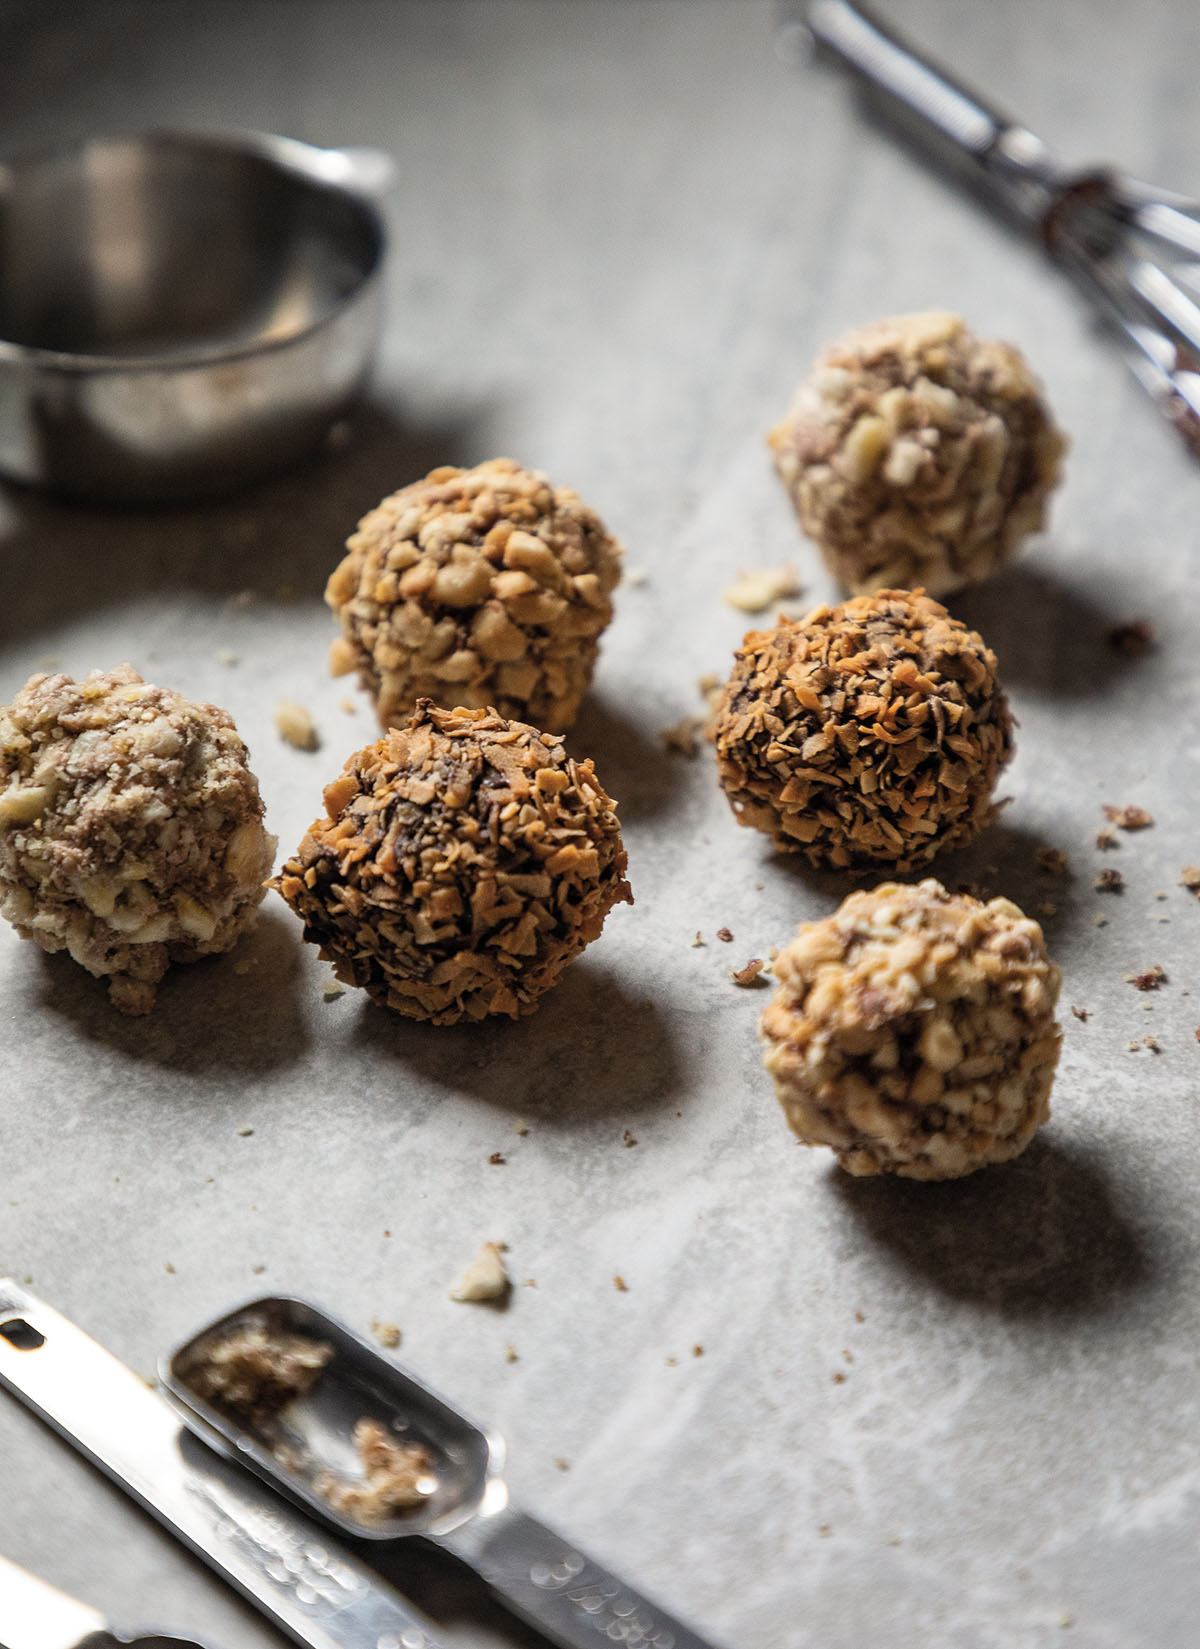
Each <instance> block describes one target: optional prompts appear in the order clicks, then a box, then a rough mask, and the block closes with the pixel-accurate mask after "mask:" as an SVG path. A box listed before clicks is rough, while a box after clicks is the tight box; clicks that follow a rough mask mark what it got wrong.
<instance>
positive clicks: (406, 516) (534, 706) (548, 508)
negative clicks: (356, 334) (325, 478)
mask: <svg viewBox="0 0 1200 1649" xmlns="http://www.w3.org/2000/svg"><path fill="white" fill-rule="evenodd" d="M346 548H347V552H348V553H347V555H346V557H345V559H344V560H343V561H342V562H341V564H340V565H339V566H338V567H337V569H336V570H335V572H334V573H333V575H332V577H331V578H330V580H329V584H328V586H327V588H326V591H325V599H326V601H327V602H328V603H329V605H330V606H331V607H332V608H333V609H334V611H335V613H336V614H337V616H338V620H339V623H340V625H341V635H340V636H339V637H338V638H337V640H336V641H335V642H334V643H333V647H332V649H331V652H330V667H331V669H332V670H333V672H334V674H335V675H344V674H348V673H349V672H350V671H353V670H356V671H357V672H358V677H359V680H360V681H361V683H362V685H363V686H364V687H365V688H366V689H367V690H368V691H369V692H370V693H371V694H372V695H373V697H374V699H375V703H376V707H377V709H378V711H379V718H380V721H381V722H382V724H383V726H384V727H390V726H393V725H394V724H396V723H398V722H400V721H403V719H404V718H405V717H406V716H407V715H408V714H409V712H410V711H411V710H412V709H413V708H414V706H415V705H416V703H417V701H418V699H421V698H430V699H432V700H433V702H434V703H435V704H440V705H442V706H443V707H445V708H448V709H452V708H454V707H455V706H465V707H467V708H469V709H476V710H478V709H484V708H492V709H495V710H498V711H499V713H500V714H501V715H502V716H508V717H514V718H517V719H519V720H521V721H527V722H531V723H532V724H533V725H534V726H536V727H540V728H542V729H543V730H544V731H546V732H548V733H561V732H564V731H565V730H566V729H567V728H568V727H570V726H571V725H572V723H573V722H574V720H575V717H576V715H577V714H578V711H579V705H580V701H581V700H582V698H583V695H584V693H585V692H586V691H587V689H588V686H589V684H590V683H591V679H592V671H593V668H594V667H595V663H596V654H597V652H598V650H599V638H600V634H601V632H602V631H603V629H604V627H605V626H606V625H607V623H608V621H609V619H610V618H611V617H612V600H611V596H612V592H613V590H614V589H615V588H616V585H617V582H618V580H619V578H620V576H621V548H620V546H619V545H618V543H617V542H616V540H615V539H613V538H611V537H610V536H609V534H608V532H607V531H606V530H605V527H604V524H603V522H602V521H601V520H600V518H599V516H597V515H596V513H595V512H594V511H593V510H590V509H588V508H587V506H586V505H585V504H583V503H582V502H581V501H580V499H579V496H578V494H577V493H575V492H572V491H571V490H570V489H569V488H565V487H558V488H555V487H552V486H551V484H550V482H549V481H548V480H547V479H546V477H545V476H544V475H542V474H541V473H540V472H538V471H536V470H527V469H522V468H521V466H520V465H519V464H515V463H513V462H512V460H511V459H508V458H494V459H492V460H490V461H489V462H488V463H485V464H479V465H478V466H477V467H476V468H475V469H468V470H461V469H453V468H449V467H447V468H443V469H436V470H434V471H432V473H431V474H429V475H427V476H426V478H425V479H424V480H423V481H416V482H414V483H413V484H412V485H411V486H408V487H403V488H401V490H400V491H399V492H396V493H393V494H392V495H391V497H390V498H385V499H384V501H383V502H382V504H380V505H379V506H378V508H376V509H374V510H372V511H371V513H370V514H369V515H367V516H365V517H364V518H363V520H362V521H360V523H359V526H358V531H357V532H356V533H355V534H354V535H353V537H352V538H351V539H350V540H349V541H348V543H347V546H346Z"/></svg>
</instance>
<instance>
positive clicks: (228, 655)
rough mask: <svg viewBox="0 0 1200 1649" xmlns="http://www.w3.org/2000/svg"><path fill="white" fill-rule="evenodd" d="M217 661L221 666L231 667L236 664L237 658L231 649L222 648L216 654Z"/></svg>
mask: <svg viewBox="0 0 1200 1649" xmlns="http://www.w3.org/2000/svg"><path fill="white" fill-rule="evenodd" d="M217 660H218V662H219V663H221V664H227V665H233V664H236V663H237V661H238V656H237V654H236V653H235V652H234V650H233V648H232V647H222V648H221V651H220V652H219V653H218V654H217Z"/></svg>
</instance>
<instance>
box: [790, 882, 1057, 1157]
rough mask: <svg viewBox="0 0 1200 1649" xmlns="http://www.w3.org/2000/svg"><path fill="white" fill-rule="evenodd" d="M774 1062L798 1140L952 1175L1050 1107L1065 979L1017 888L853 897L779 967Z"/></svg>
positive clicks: (1035, 1123)
mask: <svg viewBox="0 0 1200 1649" xmlns="http://www.w3.org/2000/svg"><path fill="white" fill-rule="evenodd" d="M775 972H776V975H777V977H778V978H779V981H780V985H779V990H778V991H777V993H776V995H775V997H774V998H773V1000H772V1001H771V1002H770V1003H769V1004H768V1006H767V1008H766V1010H765V1011H764V1013H763V1016H762V1034H763V1040H764V1042H765V1044H766V1052H765V1055H764V1061H765V1063H766V1066H767V1069H768V1070H769V1071H770V1072H771V1075H772V1076H773V1078H774V1080H775V1088H776V1094H777V1096H778V1098H779V1101H780V1103H781V1104H782V1106H783V1108H784V1112H785V1114H786V1116H787V1119H788V1122H789V1124H790V1125H791V1127H792V1130H793V1132H794V1133H795V1134H796V1135H797V1136H798V1138H799V1139H800V1140H801V1141H802V1142H803V1143H805V1144H808V1145H828V1146H829V1147H831V1149H832V1150H833V1151H834V1153H835V1155H836V1156H837V1159H838V1161H839V1162H840V1164H841V1165H842V1167H843V1168H845V1169H847V1170H848V1171H849V1172H850V1173H851V1174H878V1173H892V1174H900V1175H905V1176H907V1177H909V1178H913V1179H952V1178H955V1177H957V1176H959V1175H961V1174H968V1173H971V1172H972V1171H973V1170H975V1169H977V1168H981V1167H983V1166H984V1164H986V1163H989V1162H1004V1161H1007V1160H1008V1159H1009V1158H1011V1157H1015V1156H1017V1155H1019V1153H1020V1152H1021V1151H1023V1150H1024V1149H1025V1147H1026V1145H1028V1143H1029V1141H1030V1140H1031V1139H1032V1138H1033V1135H1034V1133H1035V1132H1036V1130H1037V1129H1038V1128H1039V1127H1040V1126H1041V1125H1042V1123H1043V1122H1045V1121H1046V1119H1047V1117H1048V1116H1049V1114H1050V1106H1049V1094H1050V1085H1051V1083H1052V1081H1053V1079H1054V1068H1055V1065H1056V1064H1057V1062H1058V1054H1059V1046H1060V1042H1061V1031H1060V1029H1059V1027H1058V1025H1057V1024H1056V1023H1055V1019H1054V1006H1055V1003H1056V1001H1057V998H1058V991H1059V984H1060V975H1059V971H1058V969H1057V968H1056V967H1055V966H1054V964H1053V963H1052V962H1050V961H1049V960H1048V958H1047V956H1046V950H1045V945H1044V943H1043V940H1042V933H1041V929H1040V928H1039V927H1038V925H1037V923H1036V922H1033V921H1030V920H1029V919H1028V918H1027V917H1025V916H1023V915H1022V914H1021V912H1020V910H1018V908H1017V907H1016V905H1014V904H1011V903H1010V902H1009V901H1008V900H1007V899H993V900H991V901H990V902H989V903H988V904H986V905H985V904H981V903H980V902H979V901H978V900H976V899H972V898H970V897H968V896H966V895H963V894H950V893H947V892H946V890H945V888H943V887H942V886H941V885H940V884H939V883H938V882H935V881H932V880H928V881H924V882H921V883H920V884H919V885H918V886H916V887H909V886H903V885H901V884H899V883H896V882H885V883H883V884H882V885H881V886H880V887H876V888H874V889H872V890H871V891H870V892H862V893H853V894H851V895H850V896H849V897H848V898H846V899H845V900H843V902H842V904H841V906H840V907H839V909H838V910H837V911H835V913H834V914H833V915H832V916H829V917H826V918H825V919H824V920H823V921H820V922H809V923H807V924H805V925H804V926H803V927H801V929H800V931H799V933H798V934H797V936H796V938H795V939H794V940H793V941H792V943H791V944H790V945H788V946H787V947H786V948H785V949H784V950H782V951H780V953H779V957H778V960H777V961H776V964H775Z"/></svg>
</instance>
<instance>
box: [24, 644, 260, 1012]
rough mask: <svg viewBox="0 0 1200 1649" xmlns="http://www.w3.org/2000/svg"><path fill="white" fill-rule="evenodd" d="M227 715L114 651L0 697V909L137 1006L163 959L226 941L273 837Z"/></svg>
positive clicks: (150, 992) (151, 989)
mask: <svg viewBox="0 0 1200 1649" xmlns="http://www.w3.org/2000/svg"><path fill="white" fill-rule="evenodd" d="M246 760H247V758H246V747H245V745H244V744H243V743H242V741H241V739H240V738H239V737H238V735H237V730H236V729H235V727H234V725H233V719H232V717H231V716H229V715H228V713H227V712H226V711H224V710H218V709H217V708H216V707H215V706H214V705H211V704H192V703H190V702H189V701H188V700H187V699H185V698H182V697H180V695H179V694H178V693H173V692H170V691H169V690H167V689H166V688H162V687H154V686H152V685H150V684H149V683H148V682H144V681H143V680H142V678H141V676H139V675H138V674H137V672H136V671H135V670H133V669H131V668H130V666H129V665H127V664H126V665H122V666H121V667H120V668H119V669H116V670H111V671H100V670H96V671H93V672H92V674H91V675H90V676H88V677H87V678H86V680H84V681H82V682H78V683H77V682H74V681H72V680H71V678H70V677H69V676H64V675H35V676H32V677H31V678H30V680H29V681H28V682H27V683H26V684H25V686H24V687H23V688H22V689H21V691H20V692H19V693H18V694H17V696H16V698H15V699H14V700H13V702H12V704H10V705H0V915H3V916H5V917H6V918H7V919H8V920H9V921H10V922H11V923H12V924H13V926H14V927H15V928H16V930H17V932H18V933H19V934H20V935H21V937H22V938H24V939H32V940H33V941H34V943H35V944H37V945H40V946H41V948H42V949H43V950H47V951H58V950H66V951H67V952H68V953H69V954H70V956H71V957H72V958H73V959H74V960H75V961H76V962H78V963H80V964H81V965H82V966H83V967H85V968H86V969H87V970H88V972H89V973H91V974H94V975H95V976H96V977H97V978H104V979H107V980H108V982H109V996H110V998H111V999H112V1002H113V1005H114V1006H115V1007H117V1008H118V1009H120V1010H121V1012H123V1013H130V1014H136V1013H147V1012H149V1010H150V1009H151V1008H152V1007H153V1005H154V995H155V987H156V986H157V984H158V981H159V980H160V979H161V978H162V976H163V974H164V973H165V972H166V970H167V967H168V965H169V963H171V962H173V961H174V962H193V961H195V960H196V959H197V958H198V957H201V956H209V955H213V954H215V953H218V952H221V951H227V950H231V949H232V948H233V946H234V945H235V944H236V942H237V940H238V938H239V936H240V935H241V934H242V933H243V932H244V931H245V929H246V928H247V927H249V926H250V924H251V923H252V922H253V920H254V918H255V915H256V912H257V907H258V904H259V901H260V900H261V898H262V893H263V890H262V881H263V878H264V877H265V876H266V875H267V874H268V873H269V871H270V868H271V860H272V857H273V855H274V851H275V838H274V837H273V836H268V835H267V833H266V831H265V830H264V829H263V826H262V815H263V805H262V800H261V798H260V796H259V792H258V783H257V781H256V780H255V778H254V775H253V774H252V773H251V772H250V769H249V767H248V766H247V765H246Z"/></svg>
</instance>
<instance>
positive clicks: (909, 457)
mask: <svg viewBox="0 0 1200 1649" xmlns="http://www.w3.org/2000/svg"><path fill="white" fill-rule="evenodd" d="M768 441H769V444H770V446H771V448H772V451H773V452H774V456H775V467H776V469H777V470H778V471H779V474H780V477H781V478H782V480H783V482H784V485H785V486H786V487H787V489H788V493H789V495H790V497H791V500H792V503H793V505H794V506H795V509H796V513H797V515H798V516H799V518H800V524H801V526H802V527H803V528H804V531H805V532H806V533H807V534H808V535H809V537H810V538H812V539H813V540H814V542H815V543H816V544H817V545H818V546H819V547H820V549H821V552H822V554H823V556H824V558H825V562H826V565H827V566H828V568H829V570H830V572H831V573H832V574H833V575H834V577H835V578H837V579H839V580H840V581H841V583H842V584H844V585H845V586H846V587H847V588H848V589H850V590H852V591H854V592H855V593H863V592H866V591H870V590H878V589H883V588H885V587H886V586H889V585H897V584H903V585H910V586H911V585H916V584H921V585H924V587H925V588H926V589H928V590H930V591H932V593H933V594H934V595H945V594H947V593H948V592H949V591H951V590H956V589H958V588H959V587H960V586H961V585H963V584H968V583H972V582H974V581H975V580H977V579H981V578H986V577H987V576H988V574H989V573H991V572H992V571H993V570H994V569H995V568H996V567H998V566H1000V565H1001V564H1002V563H1003V562H1005V561H1007V560H1008V559H1009V557H1010V556H1011V555H1012V554H1013V552H1014V550H1015V549H1016V547H1017V545H1018V543H1019V542H1020V540H1021V539H1022V538H1024V537H1025V536H1026V535H1027V534H1028V533H1031V532H1034V531H1036V530H1037V529H1038V528H1039V527H1041V525H1042V522H1043V519H1044V515H1045V508H1046V499H1047V497H1048V495H1049V493H1050V492H1051V490H1052V488H1053V487H1054V485H1055V483H1056V482H1057V480H1058V476H1059V470H1060V468H1061V461H1062V456H1063V453H1064V452H1065V450H1066V445H1067V443H1066V439H1065V437H1064V436H1063V434H1062V432H1061V431H1060V430H1059V429H1058V428H1057V426H1056V425H1055V423H1054V420H1053V418H1052V417H1051V415H1050V412H1049V410H1048V408H1047V407H1046V404H1045V402H1044V400H1043V399H1042V394H1041V390H1040V387H1039V385H1038V382H1037V379H1036V378H1035V377H1034V376H1033V374H1032V372H1031V371H1030V369H1029V367H1028V365H1027V364H1026V362H1025V360H1024V359H1023V357H1022V356H1021V355H1020V354H1019V352H1018V351H1017V350H1016V349H1014V348H1012V346H1011V345H1009V344H1005V343H998V342H994V341H989V340H984V339H980V338H976V337H975V336H974V334H973V333H972V332H970V331H969V330H968V329H967V327H966V325H965V324H964V322H963V321H962V320H961V319H960V318H959V317H958V316H957V315H951V314H947V313H945V312H943V311H938V310H935V311H931V312H929V313H927V314H919V315H900V316H897V317H895V318H893V319H889V320H881V321H876V322H874V323H872V324H871V325H869V326H864V327H860V328H858V329H857V330H855V331H853V332H848V333H847V334H846V335H845V336H844V337H842V338H840V339H839V340H838V341H837V342H836V343H834V344H832V345H830V347H829V348H828V349H826V350H825V351H824V353H823V354H822V355H821V356H820V357H819V358H818V360H817V362H816V363H815V365H814V366H813V368H812V371H811V373H810V374H809V376H808V378H806V379H805V381H804V383H803V384H801V386H800V389H799V391H798V392H797V395H796V398H795V401H794V402H793V405H792V407H791V410H790V411H789V413H788V415H787V417H786V418H785V419H784V420H783V421H782V422H781V423H780V424H777V425H776V427H775V428H774V429H773V430H772V431H771V433H770V435H769V437H768Z"/></svg>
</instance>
